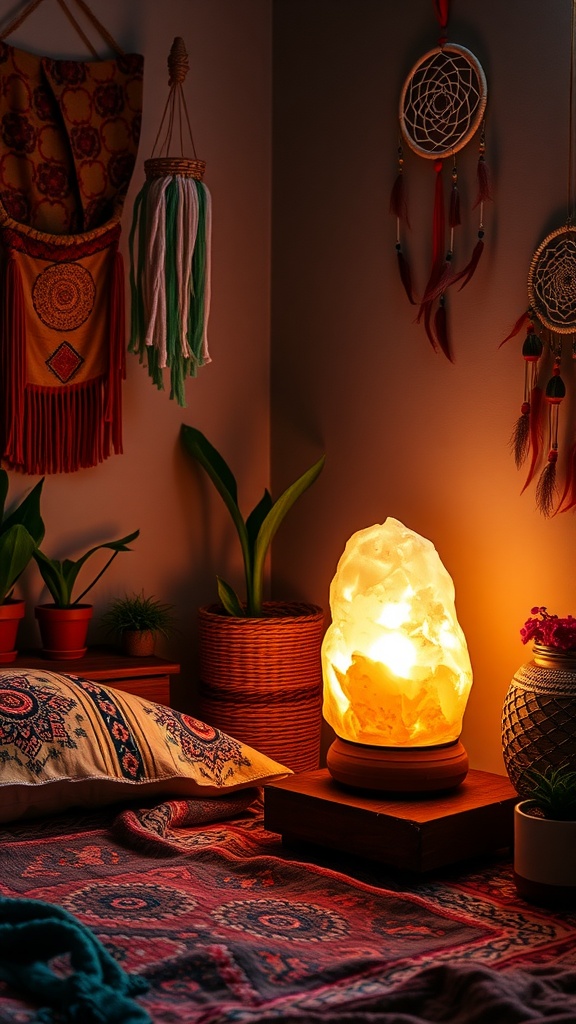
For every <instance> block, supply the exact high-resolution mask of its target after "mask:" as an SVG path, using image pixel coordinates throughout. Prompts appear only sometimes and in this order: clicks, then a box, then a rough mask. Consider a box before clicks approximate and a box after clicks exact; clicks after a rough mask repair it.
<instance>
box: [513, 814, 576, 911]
mask: <svg viewBox="0 0 576 1024" xmlns="http://www.w3.org/2000/svg"><path fill="white" fill-rule="evenodd" d="M530 803H531V801H529V800H522V801H521V802H520V803H519V804H516V807H515V808H514V881H515V883H516V888H517V889H518V892H519V894H520V896H522V897H523V898H524V899H526V900H529V901H530V902H531V903H538V904H541V905H543V906H560V907H568V906H574V905H576V821H553V820H551V819H549V818H536V817H534V816H533V815H531V814H529V813H527V811H526V808H527V807H528V806H529V805H530Z"/></svg>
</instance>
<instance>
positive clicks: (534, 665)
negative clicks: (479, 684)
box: [502, 644, 576, 797]
mask: <svg viewBox="0 0 576 1024" xmlns="http://www.w3.org/2000/svg"><path fill="white" fill-rule="evenodd" d="M575 720H576V650H571V651H558V650H556V648H551V647H544V646H541V645H539V644H534V649H533V659H532V661H529V662H527V663H526V664H525V665H521V666H520V668H519V669H518V671H517V672H516V674H515V675H514V678H513V679H512V682H511V683H510V686H509V688H508V692H507V694H506V697H505V700H504V708H503V711H502V753H503V756H504V764H505V766H506V771H507V772H508V776H509V778H510V781H511V783H512V785H513V786H514V787H515V789H516V790H517V792H518V793H519V794H520V796H522V797H527V796H529V795H530V791H531V788H532V787H531V785H530V784H529V783H525V782H524V781H523V776H524V772H525V771H526V769H527V768H534V769H536V770H537V771H539V772H544V771H546V769H547V768H560V767H562V766H563V765H566V764H572V763H574V762H576V732H575V730H574V721H575Z"/></svg>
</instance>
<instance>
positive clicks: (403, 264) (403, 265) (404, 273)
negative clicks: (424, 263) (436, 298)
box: [396, 249, 416, 306]
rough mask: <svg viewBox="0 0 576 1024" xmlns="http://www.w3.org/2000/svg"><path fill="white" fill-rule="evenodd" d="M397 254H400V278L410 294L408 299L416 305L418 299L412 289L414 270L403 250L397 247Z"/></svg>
mask: <svg viewBox="0 0 576 1024" xmlns="http://www.w3.org/2000/svg"><path fill="white" fill-rule="evenodd" d="M396 254H397V256H398V270H399V271H400V280H401V281H402V284H403V285H404V291H405V292H406V295H407V296H408V300H409V301H410V302H411V303H412V305H413V306H414V305H415V304H416V299H415V298H414V294H413V290H412V271H411V270H410V264H409V263H408V260H407V259H406V257H405V256H404V253H403V252H402V250H401V249H397V250H396Z"/></svg>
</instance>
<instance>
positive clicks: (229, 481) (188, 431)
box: [180, 423, 252, 588]
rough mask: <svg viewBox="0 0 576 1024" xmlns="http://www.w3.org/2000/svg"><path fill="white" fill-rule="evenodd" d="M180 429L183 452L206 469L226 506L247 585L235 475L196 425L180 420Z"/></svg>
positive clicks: (245, 538) (247, 563)
mask: <svg viewBox="0 0 576 1024" xmlns="http://www.w3.org/2000/svg"><path fill="white" fill-rule="evenodd" d="M180 429H181V437H182V441H183V443H184V447H185V449H186V451H187V452H188V454H189V455H191V456H192V457H193V458H194V459H196V460H197V462H199V463H200V465H201V466H202V467H203V469H205V470H206V472H207V473H208V476H209V477H210V479H211V480H212V483H213V484H214V486H215V488H216V490H217V491H218V493H219V494H220V496H221V497H222V499H223V501H224V504H225V505H226V508H227V509H228V511H229V513H230V515H231V516H232V521H233V523H234V526H235V527H236V532H237V534H238V538H239V540H240V547H241V548H242V557H243V559H244V569H245V573H246V586H247V587H248V588H249V587H250V577H251V571H250V569H251V564H252V556H251V552H250V543H249V540H248V533H247V530H246V524H245V522H244V519H243V516H242V514H241V512H240V509H239V507H238V488H237V485H236V478H235V476H234V474H233V472H232V470H231V469H230V467H229V465H228V463H227V462H226V461H225V460H224V459H223V458H222V456H221V455H220V453H219V452H217V451H216V449H215V448H214V446H213V445H211V444H210V442H209V441H208V439H207V438H206V437H205V436H204V434H203V433H202V432H201V431H200V430H197V429H196V427H189V426H188V425H187V424H186V423H183V424H182V426H181V428H180Z"/></svg>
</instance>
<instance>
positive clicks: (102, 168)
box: [0, 42, 143, 234]
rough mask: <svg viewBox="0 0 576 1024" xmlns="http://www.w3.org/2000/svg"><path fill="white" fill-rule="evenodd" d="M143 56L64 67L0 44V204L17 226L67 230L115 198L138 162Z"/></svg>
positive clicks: (88, 225) (89, 222) (106, 213)
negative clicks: (25, 225)
mask: <svg viewBox="0 0 576 1024" xmlns="http://www.w3.org/2000/svg"><path fill="white" fill-rule="evenodd" d="M142 74H143V58H142V57H141V56H140V55H139V54H126V55H125V56H122V57H118V58H117V59H115V60H106V61H71V60H52V59H49V58H47V57H37V56H35V55H34V54H31V53H26V52H25V51H23V50H18V49H15V48H14V47H12V46H9V45H8V44H7V43H4V42H0V202H1V203H2V205H3V207H4V209H5V211H6V213H7V214H8V215H9V216H10V217H12V218H14V220H16V221H18V222H19V223H21V224H27V225H29V226H30V227H33V228H37V229H38V230H39V231H46V232H49V233H51V234H61V233H62V234H75V233H77V232H81V231H90V230H92V228H95V227H99V226H100V225H102V224H104V223H105V222H106V221H107V220H109V218H110V217H111V216H112V214H113V212H114V210H115V209H116V208H117V206H118V204H119V203H121V202H123V200H124V197H125V195H126V191H127V189H128V185H129V183H130V178H131V175H132V171H133V168H134V163H135V160H136V153H137V150H138V141H139V137H140V124H141V116H142Z"/></svg>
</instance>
